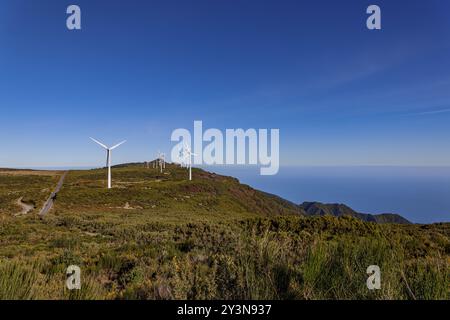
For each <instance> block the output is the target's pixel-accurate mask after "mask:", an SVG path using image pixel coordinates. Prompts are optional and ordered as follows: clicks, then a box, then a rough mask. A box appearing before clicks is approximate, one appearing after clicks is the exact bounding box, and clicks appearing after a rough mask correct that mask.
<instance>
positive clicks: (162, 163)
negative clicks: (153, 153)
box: [156, 150, 166, 173]
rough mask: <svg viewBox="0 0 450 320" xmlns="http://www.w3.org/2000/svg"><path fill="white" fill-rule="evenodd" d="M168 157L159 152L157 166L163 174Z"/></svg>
mask: <svg viewBox="0 0 450 320" xmlns="http://www.w3.org/2000/svg"><path fill="white" fill-rule="evenodd" d="M165 158H166V155H165V154H164V153H162V152H160V151H159V150H158V158H157V160H156V161H157V165H159V167H160V170H161V173H162V172H163V169H165V168H166V159H165Z"/></svg>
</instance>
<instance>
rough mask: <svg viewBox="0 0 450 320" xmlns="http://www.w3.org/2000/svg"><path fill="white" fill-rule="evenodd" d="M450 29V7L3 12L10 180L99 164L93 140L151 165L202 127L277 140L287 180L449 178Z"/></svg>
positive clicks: (148, 5) (27, 1) (322, 4)
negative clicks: (430, 170) (174, 138)
mask: <svg viewBox="0 0 450 320" xmlns="http://www.w3.org/2000/svg"><path fill="white" fill-rule="evenodd" d="M70 4H77V5H79V6H80V7H81V10H82V30H81V31H69V30H67V28H66V17H67V15H66V13H65V11H66V8H67V6H68V5H70ZM370 4H377V5H379V6H380V7H381V9H382V28H383V29H382V30H381V31H369V30H367V28H366V18H367V14H366V13H365V11H366V8H367V6H368V5H370ZM449 15H450V2H448V1H442V0H427V1H425V0H421V1H417V0H412V1H384V0H383V1H382V0H376V1H362V0H358V1H357V0H353V1H347V0H346V1H331V0H329V1H324V0H319V1H256V0H253V1H222V0H220V1H212V0H201V1H200V0H194V1H170V0H169V1H167V0H165V1H138V0H131V1H110V0H109V1H106V0H95V1H93V0H89V1H86V0H74V1H71V2H68V1H61V0H57V1H56V0H55V1H45V0H44V1H32V0H14V1H2V2H1V3H0V110H1V117H0V135H1V137H2V139H1V142H0V150H1V151H0V167H13V166H15V167H24V166H25V167H26V166H34V167H36V166H84V165H86V166H90V165H95V164H99V163H103V162H104V152H102V151H101V150H100V149H99V147H98V146H97V145H95V144H93V143H92V142H91V141H90V140H89V138H88V137H89V136H93V137H96V138H98V139H99V140H101V141H104V142H105V143H107V144H113V143H116V142H119V141H121V140H122V139H127V140H128V142H127V144H125V145H123V146H121V147H120V148H119V149H117V150H115V152H113V161H114V162H115V163H119V162H128V161H143V160H145V159H149V158H151V157H153V156H155V154H156V151H157V150H158V149H160V150H162V151H165V152H166V153H167V154H169V151H170V149H171V146H172V145H173V144H172V143H171V142H170V134H171V132H172V130H174V129H176V128H180V127H184V128H188V129H192V126H193V121H194V120H203V124H204V127H205V128H210V127H215V128H219V129H225V128H239V127H242V128H279V129H280V139H281V159H280V161H281V165H282V166H288V165H289V166H292V165H331V166H336V165H346V166H351V165H399V166H422V165H423V166H434V165H440V166H446V165H449V164H450V139H449V138H450V125H449V122H450V63H449V56H450V37H449V34H450V33H449V31H450V19H449Z"/></svg>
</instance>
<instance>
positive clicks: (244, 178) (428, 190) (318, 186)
mask: <svg viewBox="0 0 450 320" xmlns="http://www.w3.org/2000/svg"><path fill="white" fill-rule="evenodd" d="M203 168H204V169H206V170H209V171H214V172H217V173H220V174H225V175H230V176H234V177H236V178H238V179H239V180H240V181H241V182H242V183H245V184H248V185H251V186H252V187H254V188H256V189H260V190H263V191H266V192H269V193H273V194H276V195H278V196H281V197H283V198H285V199H287V200H290V201H292V202H294V203H301V202H303V201H320V202H324V203H343V204H346V205H348V206H349V207H351V208H352V209H354V210H356V211H358V212H362V213H373V214H377V213H397V214H400V215H402V216H403V217H405V218H406V219H408V220H410V221H411V222H415V223H433V222H450V167H375V166H361V167H282V168H280V171H279V173H278V174H277V175H275V176H261V175H259V168H256V167H236V166H235V167H233V166H221V167H209V168H208V167H203Z"/></svg>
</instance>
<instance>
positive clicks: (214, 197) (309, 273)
mask: <svg viewBox="0 0 450 320" xmlns="http://www.w3.org/2000/svg"><path fill="white" fill-rule="evenodd" d="M185 177H186V172H185V169H181V168H178V167H175V166H168V169H167V170H166V173H165V174H160V173H158V172H157V171H156V170H153V169H151V168H150V169H146V168H144V166H142V165H139V164H136V165H133V166H121V167H117V168H115V169H114V171H113V186H114V187H113V189H111V190H107V189H105V185H106V179H105V178H106V175H105V171H104V170H101V169H99V170H89V171H71V172H70V173H69V174H68V176H67V178H66V181H65V184H64V186H63V188H62V190H61V192H60V193H59V194H58V197H57V200H56V203H55V207H54V209H52V211H51V212H50V213H49V214H48V215H47V216H46V218H45V219H44V220H41V219H39V218H38V217H37V215H36V214H35V213H31V214H29V215H26V216H21V217H14V216H13V213H14V212H15V211H14V210H16V208H15V207H14V200H16V199H17V198H19V196H23V197H24V199H28V201H34V202H35V203H36V204H39V203H41V202H43V201H44V200H45V198H46V197H47V196H48V193H49V192H50V191H48V192H47V193H46V192H41V191H42V190H43V189H45V188H47V189H49V190H51V189H52V187H54V185H56V183H57V180H58V175H56V176H37V175H27V174H24V175H15V176H13V175H4V174H3V175H0V199H1V200H0V210H1V211H0V212H1V213H0V244H1V245H0V299H449V298H450V291H449V288H450V286H449V285H450V280H449V279H450V278H449V276H450V268H449V264H450V240H449V239H450V237H449V235H450V224H446V223H442V224H434V225H395V224H383V225H381V224H376V223H369V222H363V221H360V220H357V219H356V218H352V217H340V218H336V217H330V216H323V217H304V216H301V215H300V213H301V212H300V211H299V209H298V207H297V206H295V205H294V204H292V203H290V202H288V201H284V200H283V199H280V198H278V197H275V196H270V195H267V194H265V193H262V192H259V191H256V190H254V189H252V188H250V187H248V186H244V185H241V184H239V182H238V181H237V180H236V179H234V178H228V177H223V176H218V175H214V174H210V173H207V172H204V171H201V170H197V169H195V170H194V178H195V180H194V181H192V182H191V183H190V182H188V181H185V180H184V179H185ZM11 192H13V193H12V194H13V195H14V196H11ZM127 204H128V205H127ZM71 264H75V265H78V266H80V267H81V270H82V290H80V291H68V290H67V289H65V270H66V268H67V267H68V266H69V265H71ZM371 264H377V265H379V266H380V267H381V270H382V288H381V290H375V291H370V290H368V289H367V287H366V279H367V275H366V268H367V266H368V265H371Z"/></svg>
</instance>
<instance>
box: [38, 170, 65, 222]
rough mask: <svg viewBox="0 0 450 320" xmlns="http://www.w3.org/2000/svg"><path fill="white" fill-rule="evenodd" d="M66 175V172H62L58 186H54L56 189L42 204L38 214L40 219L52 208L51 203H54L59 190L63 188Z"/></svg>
mask: <svg viewBox="0 0 450 320" xmlns="http://www.w3.org/2000/svg"><path fill="white" fill-rule="evenodd" d="M66 175H67V171H66V172H64V174H63V175H62V176H61V178H60V179H59V182H58V184H57V185H56V189H55V190H54V191H53V192H52V193H51V194H50V197H48V199H47V201H46V202H45V203H44V206H43V207H42V209H41V212H39V216H41V218H43V217H44V216H45V215H46V214H47V213H48V212H49V211H50V209H51V208H52V207H53V202H54V201H55V199H56V196H57V194H58V192H59V190H61V187H62V186H63V183H64V179H65V178H66Z"/></svg>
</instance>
